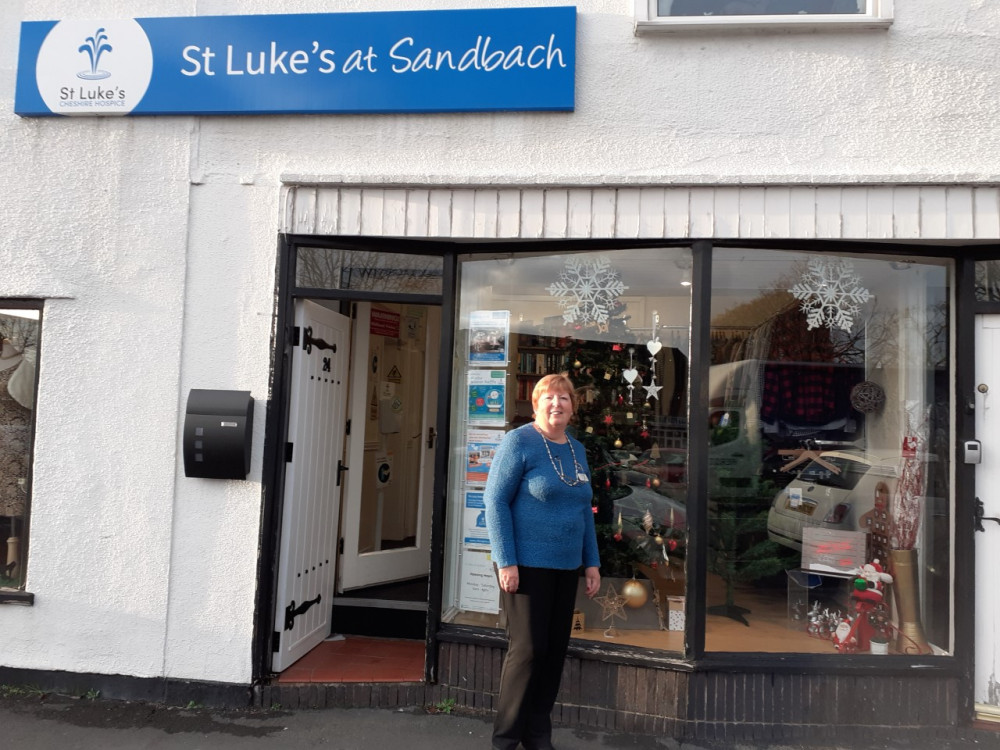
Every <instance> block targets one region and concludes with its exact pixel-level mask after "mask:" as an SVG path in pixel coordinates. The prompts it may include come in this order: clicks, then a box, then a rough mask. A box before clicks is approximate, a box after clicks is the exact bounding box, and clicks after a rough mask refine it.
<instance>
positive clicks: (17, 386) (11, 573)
mask: <svg viewBox="0 0 1000 750" xmlns="http://www.w3.org/2000/svg"><path fill="white" fill-rule="evenodd" d="M38 325H39V311H38V310H37V309H17V308H3V309H0V589H21V588H23V587H24V580H25V579H24V574H25V561H26V552H27V543H28V539H27V531H28V495H29V489H30V485H29V473H30V471H29V470H30V466H31V432H32V430H31V427H32V423H33V419H34V417H33V414H34V411H33V410H34V401H35V372H36V362H37V357H38Z"/></svg>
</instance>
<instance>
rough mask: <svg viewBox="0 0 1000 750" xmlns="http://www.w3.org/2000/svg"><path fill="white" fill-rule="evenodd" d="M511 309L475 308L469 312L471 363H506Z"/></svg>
mask: <svg viewBox="0 0 1000 750" xmlns="http://www.w3.org/2000/svg"><path fill="white" fill-rule="evenodd" d="M509 338H510V310H475V311H473V312H472V313H470V314H469V363H470V364H474V365H506V364H507V361H508V359H507V340H508V339H509Z"/></svg>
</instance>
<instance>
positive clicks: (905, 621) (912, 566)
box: [889, 549, 931, 655]
mask: <svg viewBox="0 0 1000 750" xmlns="http://www.w3.org/2000/svg"><path fill="white" fill-rule="evenodd" d="M889 562H890V565H891V566H892V567H891V572H892V579H893V580H892V594H893V599H894V600H895V602H896V616H897V617H898V618H899V634H898V635H897V636H896V652H897V653H900V654H910V655H913V654H929V653H931V647H930V644H929V643H927V637H926V636H925V635H924V627H923V625H921V623H920V576H919V575H918V568H917V551H916V550H915V549H894V550H889Z"/></svg>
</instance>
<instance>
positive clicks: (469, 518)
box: [462, 492, 490, 548]
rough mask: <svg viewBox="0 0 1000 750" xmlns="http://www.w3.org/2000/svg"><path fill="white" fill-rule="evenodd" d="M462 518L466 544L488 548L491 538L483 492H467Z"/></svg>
mask: <svg viewBox="0 0 1000 750" xmlns="http://www.w3.org/2000/svg"><path fill="white" fill-rule="evenodd" d="M462 520H463V526H462V537H463V539H464V540H465V544H466V546H471V547H487V548H488V547H489V546H490V538H489V536H487V534H486V503H485V502H483V493H482V492H466V493H465V509H464V512H463V515H462Z"/></svg>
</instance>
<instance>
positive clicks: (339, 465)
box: [337, 458, 350, 487]
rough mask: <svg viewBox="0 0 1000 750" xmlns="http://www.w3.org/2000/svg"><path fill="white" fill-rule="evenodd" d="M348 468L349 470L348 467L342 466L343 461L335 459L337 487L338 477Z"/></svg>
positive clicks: (338, 484) (338, 483)
mask: <svg viewBox="0 0 1000 750" xmlns="http://www.w3.org/2000/svg"><path fill="white" fill-rule="evenodd" d="M349 468H350V467H349V466H344V462H343V461H341V460H340V459H339V458H338V459H337V486H338V487H339V486H340V477H341V476H342V475H343V473H344V472H345V471H347V470H348V469H349Z"/></svg>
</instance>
